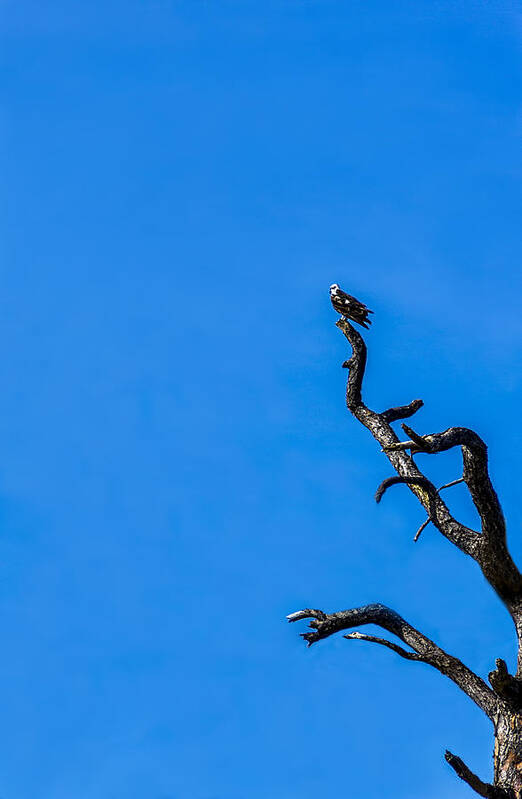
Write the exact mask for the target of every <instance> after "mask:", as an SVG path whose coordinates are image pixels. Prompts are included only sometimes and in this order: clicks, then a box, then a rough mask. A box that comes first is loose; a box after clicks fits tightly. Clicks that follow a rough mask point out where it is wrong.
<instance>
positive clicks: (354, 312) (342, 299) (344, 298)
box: [331, 289, 373, 329]
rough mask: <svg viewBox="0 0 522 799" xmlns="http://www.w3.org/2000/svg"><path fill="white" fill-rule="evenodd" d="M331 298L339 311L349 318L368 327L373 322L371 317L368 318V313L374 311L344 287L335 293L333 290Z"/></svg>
mask: <svg viewBox="0 0 522 799" xmlns="http://www.w3.org/2000/svg"><path fill="white" fill-rule="evenodd" d="M331 299H332V305H333V307H334V309H335V310H336V311H337V313H340V314H342V315H343V316H346V317H347V319H351V320H352V321H353V322H357V323H358V324H359V325H362V326H363V327H365V328H366V329H368V327H369V325H371V323H372V322H371V319H369V318H368V314H371V313H373V311H370V309H369V308H368V307H367V306H366V305H365V304H364V303H362V302H360V301H359V300H358V299H357V298H356V297H352V295H351V294H347V293H346V292H345V291H343V290H342V289H337V291H336V292H335V293H334V292H332V294H331Z"/></svg>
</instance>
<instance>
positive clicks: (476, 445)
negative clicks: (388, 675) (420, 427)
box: [288, 301, 522, 799]
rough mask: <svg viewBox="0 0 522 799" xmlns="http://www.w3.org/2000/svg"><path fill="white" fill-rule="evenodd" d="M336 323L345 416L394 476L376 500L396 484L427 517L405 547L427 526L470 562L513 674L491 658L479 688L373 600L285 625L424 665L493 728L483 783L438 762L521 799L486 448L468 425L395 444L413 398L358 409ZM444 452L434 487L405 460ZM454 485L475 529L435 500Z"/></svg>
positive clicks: (351, 337)
mask: <svg viewBox="0 0 522 799" xmlns="http://www.w3.org/2000/svg"><path fill="white" fill-rule="evenodd" d="M356 302H357V301H356ZM337 327H338V328H339V329H340V330H341V331H342V332H343V333H344V335H345V336H346V338H347V339H348V342H349V343H350V345H351V348H352V355H351V357H350V359H349V360H348V361H345V363H344V364H343V367H345V368H347V369H349V374H348V383H347V388H346V405H347V407H348V410H349V411H350V412H351V413H352V415H353V416H354V417H355V418H356V419H357V420H358V421H359V422H360V423H361V424H363V425H364V426H365V427H366V428H367V429H368V430H369V431H370V433H371V434H372V436H373V437H374V438H375V439H376V440H377V442H378V443H379V445H380V447H381V450H382V452H384V453H385V455H386V456H387V458H388V460H389V462H390V464H391V466H392V467H393V468H394V470H395V472H396V474H395V475H394V476H392V477H388V478H387V479H386V480H384V481H383V482H382V483H381V485H380V486H379V488H378V489H377V493H376V497H375V498H376V500H377V502H380V500H381V499H382V497H383V495H384V494H385V492H386V491H387V489H388V488H390V487H391V486H393V485H396V484H401V483H403V484H405V485H407V486H408V488H409V489H410V491H412V493H413V494H414V495H415V496H416V497H417V499H418V500H419V502H420V503H421V505H422V506H423V508H424V510H425V511H426V514H427V518H426V520H425V522H424V523H423V524H422V525H421V527H420V528H419V530H418V531H417V533H416V534H415V537H414V541H417V540H418V538H419V536H420V534H421V533H422V531H423V530H424V528H425V527H426V526H427V525H428V524H430V523H431V524H433V525H434V526H435V528H436V529H437V530H438V531H439V532H440V533H441V534H442V535H443V536H444V537H445V538H447V539H448V541H450V542H451V543H452V544H453V545H454V546H456V547H457V548H458V549H460V550H461V552H463V553H464V554H465V555H468V556H469V557H470V558H472V559H473V560H474V561H475V562H476V564H477V565H478V566H479V568H480V569H481V571H482V573H483V574H484V577H485V578H486V579H487V581H488V582H489V584H490V585H491V587H492V588H493V590H494V591H495V592H496V594H497V595H498V597H499V598H500V599H501V601H502V602H503V604H504V605H505V607H506V609H507V611H508V613H509V614H510V616H511V618H512V620H513V623H514V626H515V631H516V634H517V644H518V650H517V651H518V667H517V673H516V675H511V674H509V672H508V669H507V666H506V664H505V662H504V661H503V660H500V659H497V661H496V668H495V669H494V670H493V671H492V672H491V673H490V674H489V675H488V679H489V683H490V685H488V684H487V683H486V682H485V681H484V680H483V679H482V678H481V677H479V676H478V675H477V674H475V673H474V672H473V671H471V669H469V668H468V667H467V666H465V665H464V663H462V661H460V660H459V659H458V658H456V657H454V656H453V655H450V654H448V653H447V652H445V651H444V650H443V649H441V648H440V647H439V646H438V645H437V644H436V643H435V642H434V641H432V640H431V639H430V638H428V637H427V636H426V635H424V634H423V633H421V632H420V631H419V630H417V629H415V628H414V627H412V626H411V625H410V624H409V623H408V622H407V621H405V619H403V618H402V617H401V616H399V615H398V614H397V613H395V611H393V610H391V609H390V608H387V607H385V606H384V605H381V604H372V605H365V606H364V607H360V608H350V609H349V610H343V611H338V612H336V613H325V612H324V611H322V610H317V609H312V608H305V609H304V610H299V611H296V612H295V613H291V614H290V615H289V616H288V621H291V622H296V621H300V620H301V619H310V624H309V626H310V628H311V632H306V633H302V637H303V638H304V639H305V641H307V643H308V646H311V645H312V644H314V643H316V642H317V641H320V640H322V639H324V638H328V637H329V636H330V635H333V634H335V633H338V632H340V631H344V630H351V632H349V633H348V634H346V635H345V636H344V637H345V638H346V639H348V640H360V641H367V642H371V643H376V644H379V645H381V646H385V647H387V648H388V649H391V650H392V651H394V652H396V653H397V654H398V655H400V656H401V657H402V658H404V659H406V660H410V661H419V662H423V663H427V664H429V665H430V666H432V667H433V668H435V669H437V670H438V671H439V672H440V673H441V674H443V675H444V676H446V677H448V678H449V679H450V680H452V681H453V682H454V683H455V684H456V685H458V687H459V688H460V689H461V690H462V691H464V693H466V694H467V696H469V698H470V699H471V700H472V701H473V702H475V704H476V705H477V706H478V707H479V708H480V709H481V710H482V711H483V712H484V713H485V714H486V715H487V716H488V717H489V719H490V720H491V722H492V724H493V728H494V740H495V748H494V774H493V781H492V782H491V783H489V782H483V781H482V780H481V779H480V778H479V777H478V776H477V775H476V774H474V773H473V772H472V771H471V770H470V769H469V768H468V767H467V766H466V764H465V763H464V762H463V761H462V760H461V759H460V758H459V757H458V756H456V755H454V754H452V753H451V752H446V760H447V762H448V763H449V765H450V766H451V767H452V768H453V769H454V771H455V773H456V774H457V775H458V776H459V777H460V778H461V779H462V780H464V781H465V782H466V783H467V784H468V785H469V786H470V788H472V789H473V790H474V791H475V792H476V793H477V794H479V795H480V796H484V797H489V799H522V644H521V642H522V575H521V574H520V572H519V570H518V568H517V566H516V565H515V563H514V562H513V560H512V558H511V555H510V554H509V551H508V547H507V541H506V524H505V520H504V516H503V513H502V508H501V505H500V502H499V500H498V497H497V494H496V492H495V489H494V488H493V485H492V483H491V480H490V477H489V471H488V456H487V447H486V444H485V443H484V442H483V441H482V439H481V438H480V437H479V436H478V435H477V434H476V433H475V432H474V431H473V430H469V429H468V428H464V427H452V428H450V429H449V430H445V431H443V432H441V433H430V434H427V435H419V434H418V433H416V432H415V431H414V430H412V429H411V428H410V427H408V426H407V425H406V424H402V428H403V430H404V431H405V433H406V435H407V436H408V440H406V441H400V440H399V438H398V436H397V435H396V433H395V431H394V430H393V428H392V426H391V425H392V423H394V422H396V421H399V420H401V419H406V418H408V417H410V416H413V414H415V413H416V412H417V411H418V410H419V409H420V408H421V407H422V405H423V402H422V400H413V401H412V402H411V403H409V405H401V406H398V407H394V408H388V409H387V410H385V411H382V412H380V413H378V412H376V411H373V410H371V409H370V408H368V407H367V406H366V405H365V404H364V402H363V399H362V383H363V378H364V372H365V368H366V355H367V353H366V345H365V343H364V341H363V339H362V337H361V336H360V334H359V333H358V332H357V331H356V330H355V329H354V328H353V327H352V325H351V324H350V323H349V322H348V320H347V319H345V318H343V319H341V320H339V321H338V322H337ZM453 447H460V449H461V451H462V461H463V472H462V476H461V477H459V478H458V479H453V480H451V481H450V482H448V483H446V484H445V485H443V486H441V487H440V488H436V486H435V485H434V484H433V483H432V482H431V481H430V480H429V479H428V478H427V477H426V476H425V474H424V473H423V472H422V471H421V470H420V469H419V467H418V465H417V463H416V460H415V459H414V457H416V456H417V455H420V454H425V455H435V454H437V453H439V452H443V451H445V450H447V449H451V448H453ZM457 483H465V485H466V487H467V489H468V491H469V494H470V497H471V499H472V501H473V503H474V505H475V508H476V510H477V513H478V516H479V518H480V529H479V530H473V529H471V528H469V527H466V526H465V525H463V524H462V523H461V522H459V521H458V520H457V519H455V518H454V517H453V516H452V514H451V513H450V511H449V509H448V507H447V505H446V504H445V503H444V501H443V499H442V497H441V496H440V492H441V491H442V490H443V489H444V490H445V489H448V488H450V487H451V486H453V485H455V484H457ZM366 624H374V625H378V626H379V627H381V629H383V630H385V631H387V632H388V633H391V634H392V635H393V636H395V637H396V638H397V639H399V641H401V643H402V644H405V645H406V647H407V648H404V647H403V646H401V645H400V644H398V643H396V642H395V641H390V640H388V639H387V638H381V637H378V636H375V635H367V634H364V633H361V632H359V631H357V630H354V628H355V627H359V626H363V625H366ZM490 686H491V687H490Z"/></svg>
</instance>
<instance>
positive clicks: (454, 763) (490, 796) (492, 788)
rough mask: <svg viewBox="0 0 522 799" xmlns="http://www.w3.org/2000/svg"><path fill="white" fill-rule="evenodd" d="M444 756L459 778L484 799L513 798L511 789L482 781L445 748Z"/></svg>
mask: <svg viewBox="0 0 522 799" xmlns="http://www.w3.org/2000/svg"><path fill="white" fill-rule="evenodd" d="M444 757H445V758H446V761H447V762H448V763H449V764H450V766H451V768H452V769H453V771H454V772H455V774H457V776H458V777H460V779H461V780H464V782H466V783H467V784H468V785H469V787H470V788H472V789H473V790H474V791H475V793H478V795H479V796H484V797H486V799H515V796H514V794H513V793H512V792H511V791H508V790H505V789H504V788H500V787H497V786H496V785H490V784H489V783H488V782H482V780H481V779H480V777H477V775H476V774H474V773H473V772H472V771H471V769H469V768H468V767H467V766H466V764H465V763H464V761H463V760H461V758H460V757H457V755H454V754H452V752H450V751H448V750H447V749H446V753H445V755H444Z"/></svg>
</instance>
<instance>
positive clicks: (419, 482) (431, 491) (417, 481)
mask: <svg viewBox="0 0 522 799" xmlns="http://www.w3.org/2000/svg"><path fill="white" fill-rule="evenodd" d="M401 483H405V484H406V485H408V486H412V485H415V486H422V487H423V488H425V489H426V490H427V491H428V495H429V497H430V498H431V499H433V500H434V495H436V493H437V489H436V488H435V486H434V485H433V483H432V482H430V481H429V480H428V479H427V478H426V477H387V478H386V479H385V480H383V481H382V483H381V484H380V486H379V487H378V489H377V491H376V492H375V501H376V502H377V504H379V502H380V501H381V499H382V498H383V496H384V495H385V493H386V491H387V490H388V489H389V488H391V486H394V485H399V484H401ZM430 504H431V509H432V510H433V507H434V504H433V501H432V502H431V503H430ZM430 518H431V516H430Z"/></svg>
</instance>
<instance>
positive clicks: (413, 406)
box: [380, 399, 424, 423]
mask: <svg viewBox="0 0 522 799" xmlns="http://www.w3.org/2000/svg"><path fill="white" fill-rule="evenodd" d="M423 405H424V402H423V401H422V400H421V399H414V400H412V401H411V402H410V403H409V405H399V406H398V407H396V408H388V410H387V411H382V413H381V414H380V416H381V417H382V418H383V419H384V421H386V422H388V423H391V422H397V421H398V420H399V419H407V418H408V417H409V416H413V414H414V413H417V411H418V410H419V409H420V408H422V406H423Z"/></svg>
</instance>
